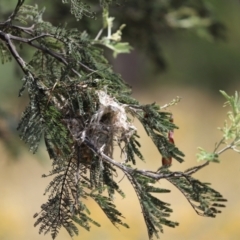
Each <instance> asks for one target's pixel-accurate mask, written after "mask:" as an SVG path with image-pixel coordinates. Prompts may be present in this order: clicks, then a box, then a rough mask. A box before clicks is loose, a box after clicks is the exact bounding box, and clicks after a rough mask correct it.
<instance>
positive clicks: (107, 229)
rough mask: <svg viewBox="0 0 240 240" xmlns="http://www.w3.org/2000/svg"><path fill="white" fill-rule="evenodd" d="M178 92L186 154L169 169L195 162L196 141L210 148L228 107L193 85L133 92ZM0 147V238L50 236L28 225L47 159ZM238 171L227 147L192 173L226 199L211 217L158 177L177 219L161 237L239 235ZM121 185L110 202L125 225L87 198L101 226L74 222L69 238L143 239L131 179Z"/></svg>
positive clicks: (62, 238)
mask: <svg viewBox="0 0 240 240" xmlns="http://www.w3.org/2000/svg"><path fill="white" fill-rule="evenodd" d="M177 95H178V96H181V97H182V100H181V103H180V104H178V106H174V107H172V108H171V109H169V110H170V111H171V112H172V113H173V115H174V121H175V123H176V124H177V125H178V126H179V130H177V131H175V142H176V144H177V146H178V147H179V148H180V149H181V150H182V151H183V152H184V153H185V154H186V157H185V162H184V163H182V164H179V163H178V162H176V161H174V162H173V166H172V170H176V171H179V170H185V169H187V168H188V167H191V166H195V165H197V164H198V163H197V162H196V153H197V146H201V147H203V148H205V149H207V150H209V151H211V150H212V149H213V148H214V144H215V142H216V141H217V140H219V138H220V136H221V135H220V132H219V131H218V130H217V126H222V124H223V120H224V119H225V118H226V111H227V109H225V108H222V104H223V102H224V99H223V98H222V99H221V100H222V101H217V100H216V99H215V98H213V97H212V95H211V94H210V93H209V94H208V93H205V94H202V93H201V92H199V91H198V90H197V89H194V88H186V87H184V88H175V89H172V88H171V89H169V88H168V87H165V88H164V87H162V88H161V90H158V91H153V90H152V91H149V92H147V91H145V92H144V93H140V92H138V93H137V94H136V95H135V97H137V98H138V99H140V101H141V102H146V103H147V102H148V103H149V102H153V101H156V102H157V103H159V104H160V105H163V104H165V103H167V102H169V101H170V100H171V99H172V98H174V97H175V96H177ZM134 123H135V124H136V125H137V126H138V127H139V129H140V135H142V138H141V143H142V150H143V154H144V157H145V159H146V163H142V162H141V163H140V165H139V167H141V168H144V169H152V170H154V169H156V168H157V167H158V166H159V164H160V163H161V157H160V156H159V154H158V152H157V150H156V149H155V147H154V145H153V144H152V143H151V141H150V140H149V138H148V137H147V136H146V134H145V133H144V131H143V129H142V128H141V127H140V126H139V124H138V122H137V121H136V122H135V121H134ZM0 152H1V161H0V239H1V240H41V239H45V240H46V239H51V236H50V235H46V236H44V235H39V234H38V228H34V227H33V224H34V219H33V215H34V213H35V212H37V211H39V209H40V205H41V204H42V203H44V202H45V201H46V200H47V197H46V196H43V194H42V193H43V192H44V189H45V187H46V186H47V184H48V182H49V181H50V179H47V178H41V175H42V174H43V173H47V172H48V171H49V170H50V163H49V162H48V161H45V162H44V163H41V162H39V161H38V160H37V159H36V158H35V157H34V155H31V154H30V153H27V152H26V153H24V154H21V157H20V159H19V161H17V162H9V159H8V158H9V157H10V156H9V153H8V152H7V151H6V149H5V148H4V147H3V145H0ZM40 153H41V157H43V158H46V159H47V158H48V156H47V155H45V153H44V148H43V149H40ZM239 171H240V162H239V155H238V154H237V153H233V152H227V153H224V154H223V155H222V156H221V163H220V164H216V163H213V164H211V165H210V166H208V167H206V168H205V169H202V170H201V171H200V172H199V173H197V174H195V177H197V178H199V179H200V180H202V181H204V182H211V183H212V184H213V185H212V186H213V188H215V189H217V190H219V191H220V192H221V193H222V194H223V195H224V197H226V198H227V199H228V202H227V203H226V208H224V209H222V210H223V211H222V213H221V214H219V215H218V216H217V217H216V218H215V219H211V218H205V217H200V216H198V215H196V213H195V212H194V210H193V209H192V208H191V206H190V205H189V204H188V202H187V200H186V199H185V198H184V197H183V196H182V194H181V193H180V192H179V191H178V190H177V189H175V188H174V187H172V186H171V184H169V183H168V182H166V181H164V180H161V181H159V183H158V184H159V186H160V187H162V188H169V189H171V190H172V192H171V193H168V194H166V193H165V194H160V195H159V198H160V199H161V200H163V201H167V202H170V203H171V206H172V208H173V210H174V212H173V213H172V215H171V219H172V220H174V221H177V222H179V223H180V225H179V226H178V227H177V228H175V229H171V228H168V227H165V228H164V234H160V237H161V239H178V240H181V239H182V240H186V239H189V240H212V239H219V240H226V239H228V240H238V239H239V238H240V228H239V222H240V211H239V207H238V206H239V201H240V188H239V187H240V179H239ZM122 177H123V175H122V173H120V172H119V179H121V178H122ZM120 186H121V187H122V189H124V190H125V193H126V198H125V199H122V197H120V196H116V199H115V203H116V205H117V206H118V208H119V210H120V211H121V212H122V213H123V215H124V216H125V219H124V220H125V221H126V222H127V223H128V224H129V225H130V229H125V228H124V227H120V228H119V229H117V228H115V227H114V226H113V225H112V224H111V223H110V221H109V220H108V219H107V218H106V216H104V214H103V213H102V211H101V210H100V209H99V207H98V206H97V205H96V204H95V203H94V202H93V201H92V200H89V202H88V206H89V208H90V210H91V217H93V218H94V219H95V220H96V221H98V222H100V223H101V227H100V228H98V227H95V226H93V227H92V228H91V231H90V232H87V231H85V230H84V229H82V228H79V236H78V237H75V238H74V239H76V240H77V239H79V240H80V239H84V240H93V239H104V240H113V239H114V240H121V239H134V240H146V239H147V238H148V237H147V230H146V227H145V224H144V220H143V217H142V214H141V209H140V206H139V203H138V200H137V198H136V195H135V193H134V191H133V189H132V187H131V185H130V184H129V183H128V182H127V179H126V178H123V180H122V181H121V183H120ZM57 239H58V240H66V239H70V237H69V236H68V234H67V232H66V231H65V230H64V229H63V230H61V231H60V233H59V236H58V238H57Z"/></svg>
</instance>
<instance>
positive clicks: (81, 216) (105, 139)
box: [0, 0, 239, 239]
mask: <svg viewBox="0 0 240 240" xmlns="http://www.w3.org/2000/svg"><path fill="white" fill-rule="evenodd" d="M63 2H64V3H66V2H69V1H63ZM110 2H111V1H102V2H101V3H102V6H103V8H104V22H105V25H104V26H103V28H106V29H107V32H108V34H107V37H103V38H100V36H101V31H100V32H99V34H98V36H97V37H96V38H91V36H89V35H88V34H87V33H86V31H83V32H80V31H79V30H77V29H68V28H66V27H55V26H53V25H52V24H51V23H49V22H47V21H45V20H44V17H43V11H42V10H38V8H37V6H34V7H31V6H26V5H23V4H24V1H23V0H22V1H21V0H19V1H18V3H17V6H16V8H15V10H14V11H13V13H12V14H11V15H10V17H9V18H8V19H7V20H6V21H5V22H2V23H0V40H1V42H0V43H1V44H0V52H1V53H2V56H1V57H2V60H3V61H5V59H6V58H9V56H12V58H13V59H14V60H15V61H16V62H17V64H18V65H19V66H20V68H21V70H22V72H23V74H24V77H23V79H22V80H23V87H22V88H21V89H20V92H19V95H20V96H21V95H22V94H23V93H24V91H26V92H27V93H28V95H29V105H28V106H27V108H26V110H25V111H24V113H23V115H22V118H21V121H20V123H19V126H18V130H19V133H20V137H21V138H22V139H23V140H24V141H25V142H26V143H28V144H29V146H30V150H31V151H32V152H34V153H35V152H36V151H37V148H38V146H39V142H40V140H41V138H42V137H43V138H44V140H45V145H46V148H47V151H48V154H49V157H50V159H51V161H52V170H51V171H50V173H49V175H43V177H46V176H52V177H53V180H52V181H51V182H50V184H49V185H48V187H47V188H46V190H45V194H46V195H48V201H47V202H46V203H45V204H43V205H42V206H41V211H40V212H39V213H37V214H35V215H34V217H35V218H37V219H36V222H35V226H39V233H44V234H45V233H48V232H50V233H51V235H52V238H53V239H55V238H56V237H57V234H58V232H59V230H60V228H62V227H64V228H65V229H66V230H67V231H68V233H69V234H70V236H74V235H77V234H78V229H77V227H76V226H75V223H76V224H78V225H80V226H81V227H83V228H85V229H86V230H89V229H90V226H91V224H94V225H96V226H100V224H99V223H97V222H95V221H94V220H93V219H92V218H90V217H89V215H90V211H89V209H88V208H87V200H88V199H89V198H92V199H93V200H95V201H96V203H97V204H98V205H99V206H100V208H101V209H102V210H103V212H104V213H105V215H106V216H107V217H108V218H109V220H110V221H111V222H112V223H113V225H115V226H118V225H122V226H124V227H128V225H127V224H126V223H125V222H123V221H122V220H121V219H122V217H123V215H122V213H121V212H119V211H118V210H117V207H116V206H115V204H114V203H113V199H114V195H115V194H116V193H118V194H120V195H121V196H122V197H125V193H124V192H123V191H122V190H121V188H120V186H119V183H118V182H117V180H116V172H117V170H120V171H122V172H123V174H124V175H126V177H127V179H128V180H129V181H130V183H131V185H132V187H133V188H134V190H135V192H136V194H137V197H138V199H139V203H140V205H141V208H142V213H143V217H144V220H145V223H146V227H147V230H148V235H149V239H152V237H153V236H154V235H155V236H156V237H158V232H159V231H160V232H163V225H166V226H169V227H175V226H177V225H178V223H176V222H173V221H171V220H169V217H170V213H171V212H172V209H171V208H170V206H169V204H168V203H165V202H163V201H161V200H160V199H159V198H157V197H156V196H155V195H156V194H161V193H168V192H169V191H168V190H166V189H160V188H158V187H156V185H155V184H156V183H157V181H159V180H160V179H167V180H168V181H170V182H171V183H172V184H173V185H174V186H176V187H177V188H178V189H179V190H180V191H181V192H182V193H183V195H184V196H185V197H186V198H187V200H188V201H189V203H190V204H191V206H192V207H193V208H194V209H195V211H196V212H197V213H198V214H199V215H203V216H208V217H215V215H216V214H217V213H220V211H219V210H217V208H218V207H223V206H224V205H222V204H219V202H222V201H225V199H224V198H223V197H222V195H221V194H220V193H218V192H217V191H215V190H214V189H212V188H210V187H209V185H208V184H206V183H202V182H200V181H199V180H197V179H194V178H193V177H191V175H192V174H193V173H195V172H196V171H198V170H199V169H201V168H202V167H204V166H206V165H207V164H208V163H209V161H216V158H217V157H218V155H219V154H220V153H221V152H223V150H220V151H218V152H217V151H216V150H215V151H214V153H213V154H208V153H207V152H205V151H204V150H201V153H200V155H199V158H200V159H201V160H208V161H207V162H206V163H204V164H203V165H201V166H197V167H194V168H192V169H189V170H187V171H185V172H171V171H170V170H169V167H170V166H167V167H166V166H163V167H160V168H159V169H158V170H155V171H148V170H139V169H137V168H135V169H134V168H133V166H134V165H137V158H140V159H141V160H143V159H144V158H143V156H142V154H141V145H140V142H139V140H137V138H139V135H138V129H137V128H136V127H135V126H134V125H133V121H132V119H134V118H137V119H138V120H139V121H140V123H141V124H142V125H143V127H144V129H145V131H146V133H147V134H148V136H149V137H150V138H151V140H152V142H153V143H154V144H155V146H156V147H157V149H158V151H159V153H160V154H161V156H162V157H163V158H174V159H176V160H177V161H178V162H180V163H181V162H183V157H184V154H183V153H182V152H181V151H180V150H179V149H178V148H177V147H176V146H175V144H174V142H173V141H171V142H170V141H169V140H170V139H169V133H170V132H173V130H174V129H177V126H176V125H175V124H174V123H173V121H172V114H171V113H169V112H166V111H165V110H164V109H166V107H169V106H171V105H174V104H176V103H177V102H178V101H179V98H176V99H174V100H173V101H172V102H170V103H169V104H166V105H164V106H162V107H160V106H158V105H157V104H156V103H152V104H146V105H144V104H140V103H139V102H138V101H137V100H136V99H134V98H132V97H131V88H130V87H129V86H128V85H127V84H126V83H125V82H124V81H123V80H122V78H121V76H119V75H117V74H116V73H114V72H113V70H112V68H111V66H110V65H109V64H108V62H107V60H106V59H105V58H104V56H103V50H102V49H101V45H104V46H107V47H109V48H110V49H112V50H113V54H114V55H117V54H118V53H121V52H128V51H129V50H130V47H129V45H128V44H127V43H122V42H121V34H122V32H121V30H122V28H123V27H120V28H119V29H118V30H117V32H115V33H112V27H113V26H112V22H113V18H109V17H108V14H107V10H108V9H107V8H108V4H109V3H110ZM200 2H202V1H200ZM69 3H70V4H71V11H72V13H73V14H74V15H75V16H76V18H77V19H80V18H81V17H82V16H83V15H87V16H88V15H91V16H92V14H91V12H90V11H89V9H88V7H86V5H85V4H84V3H83V2H81V1H73V0H72V1H70V2H69ZM140 3H141V4H143V6H148V11H150V13H152V14H153V15H152V16H153V17H156V16H157V12H156V11H158V10H159V11H160V12H161V11H163V10H164V9H165V7H166V6H165V5H166V4H171V6H172V8H173V11H180V10H179V8H180V7H179V6H178V4H177V2H175V1H170V2H168V1H167V2H166V1H164V2H163V3H162V4H161V5H157V6H158V7H157V8H156V9H155V8H153V6H152V5H150V4H149V3H145V2H143V1H139V3H138V4H140ZM184 3H186V4H187V3H189V1H184ZM131 4H132V3H131ZM131 4H130V6H131ZM145 4H147V5H145ZM148 4H149V5H148ZM159 6H161V7H160V9H159ZM188 8H193V6H192V5H191V4H190V5H188ZM174 9H175V10H174ZM193 13H194V14H195V15H199V14H200V13H197V12H196V11H193V10H191V14H193ZM158 14H159V13H158ZM160 15H161V14H160ZM145 17H146V16H145ZM147 17H148V16H147ZM192 17H193V16H192V15H191V16H189V17H188V18H190V19H188V21H190V22H191V21H193V20H192ZM195 17H196V16H195ZM140 18H141V16H140ZM141 19H142V20H144V18H141ZM160 20H161V19H160ZM165 20H166V19H165ZM197 20H198V22H197V23H196V24H197V26H198V25H199V24H200V25H201V24H202V20H200V19H199V17H198V18H197ZM178 21H181V20H178ZM194 21H195V20H194ZM22 24H25V27H23V26H22ZM120 26H121V25H120ZM149 31H150V33H151V31H152V28H150V29H149ZM15 44H16V45H15ZM21 44H22V45H25V46H28V47H30V48H32V49H33V50H34V53H33V55H32V59H31V60H30V61H29V62H28V63H26V62H25V61H24V59H23V58H22V57H21V56H20V54H19V48H18V46H19V45H21ZM99 45H100V46H99ZM151 47H153V48H155V47H156V45H154V44H153V45H151ZM158 57H159V56H158ZM223 94H224V95H225V97H226V98H227V100H228V104H230V106H232V108H233V111H232V112H230V113H229V114H228V116H229V119H230V121H231V123H232V124H231V125H230V128H229V127H228V125H225V128H224V129H223V130H222V131H223V133H224V138H223V139H224V140H222V141H221V143H224V142H225V140H228V139H230V138H231V139H232V138H233V139H234V140H233V143H234V144H235V145H233V144H231V145H229V147H228V148H234V146H237V145H236V144H237V143H238V141H239V130H238V129H239V98H238V95H236V96H235V97H230V96H228V95H226V94H225V93H223ZM116 148H119V149H120V151H121V156H122V158H123V159H122V160H123V162H120V161H115V160H114V159H113V154H114V151H115V150H116ZM216 149H217V148H216ZM235 150H236V149H235ZM145 159H146V158H145ZM145 161H146V162H147V160H145ZM134 167H135V166H134Z"/></svg>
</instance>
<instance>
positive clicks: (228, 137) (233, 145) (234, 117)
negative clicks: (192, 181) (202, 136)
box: [197, 91, 240, 162]
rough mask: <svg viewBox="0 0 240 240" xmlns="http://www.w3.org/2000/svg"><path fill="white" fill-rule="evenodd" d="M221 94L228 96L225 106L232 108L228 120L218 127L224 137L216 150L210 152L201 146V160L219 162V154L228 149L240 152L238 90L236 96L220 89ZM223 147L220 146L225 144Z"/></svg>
mask: <svg viewBox="0 0 240 240" xmlns="http://www.w3.org/2000/svg"><path fill="white" fill-rule="evenodd" d="M220 92H221V94H222V95H223V96H224V97H225V98H226V100H227V102H226V103H225V104H224V107H227V106H229V107H230V108H231V110H230V111H228V113H227V116H228V120H225V121H224V125H223V127H221V128H218V129H219V130H220V131H221V132H222V134H223V137H222V139H221V140H220V141H219V142H218V143H217V144H216V146H215V149H214V152H212V153H209V152H207V151H205V150H204V149H203V148H199V150H200V152H199V153H198V154H197V158H198V160H199V161H202V160H204V161H211V162H219V159H218V157H219V155H220V154H221V153H223V152H225V151H226V150H228V149H232V150H233V151H235V152H237V153H239V152H240V149H239V146H240V100H239V94H238V92H235V95H234V96H230V95H228V94H227V93H226V92H224V91H220ZM223 145H224V147H222V148H221V149H219V148H220V146H223Z"/></svg>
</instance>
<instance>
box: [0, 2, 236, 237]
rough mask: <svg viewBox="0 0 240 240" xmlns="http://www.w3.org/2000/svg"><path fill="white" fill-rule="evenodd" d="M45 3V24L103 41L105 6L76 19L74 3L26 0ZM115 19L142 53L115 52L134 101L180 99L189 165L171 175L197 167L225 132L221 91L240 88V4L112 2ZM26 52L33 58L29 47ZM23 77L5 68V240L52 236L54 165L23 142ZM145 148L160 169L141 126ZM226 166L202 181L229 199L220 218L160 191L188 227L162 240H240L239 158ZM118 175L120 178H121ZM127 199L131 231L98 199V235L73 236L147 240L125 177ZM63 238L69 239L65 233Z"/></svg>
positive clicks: (1, 233)
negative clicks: (47, 219)
mask: <svg viewBox="0 0 240 240" xmlns="http://www.w3.org/2000/svg"><path fill="white" fill-rule="evenodd" d="M16 2H17V1H15V0H0V21H4V20H6V17H7V16H9V14H10V13H11V11H12V9H13V8H14V6H15V4H16ZM26 2H27V3H38V4H39V6H40V7H43V6H46V11H45V15H44V16H45V19H46V20H49V21H51V22H53V23H54V24H55V25H59V24H60V22H61V23H62V24H63V23H64V22H65V21H66V22H69V25H68V26H69V27H77V28H79V29H81V30H83V29H86V30H87V31H88V32H89V34H90V35H92V36H93V37H95V36H96V34H97V32H98V31H99V29H100V28H101V24H102V23H101V15H100V11H101V9H100V8H99V7H98V5H97V4H96V1H94V0H91V1H88V2H89V4H91V6H92V9H94V11H95V12H96V18H97V20H94V19H87V18H83V19H82V20H80V21H78V22H75V21H74V18H73V16H71V15H70V14H69V6H68V5H66V4H65V5H64V4H62V3H61V1H60V0H59V1H32V0H31V1H30V0H29V1H26ZM110 15H112V16H115V18H116V28H117V27H118V26H119V25H120V24H122V23H126V24H127V27H126V28H125V29H124V30H123V39H124V40H125V41H129V42H130V43H131V45H132V47H133V48H134V50H133V51H132V53H131V54H127V55H126V54H122V55H119V56H118V57H117V58H116V59H113V58H112V56H111V53H110V52H109V51H107V50H106V52H105V53H106V56H107V57H108V59H109V61H111V62H112V64H113V67H114V69H115V71H117V72H119V73H120V74H121V75H122V76H123V78H124V79H125V80H126V81H127V82H128V83H129V84H130V85H131V86H132V88H133V96H134V97H136V98H137V99H139V100H140V102H142V103H152V102H157V103H158V104H160V105H164V104H166V103H168V102H170V101H171V100H172V99H173V98H175V97H176V96H180V97H181V98H182V100H181V102H180V103H179V104H178V105H177V106H174V107H172V108H171V109H168V110H169V111H171V112H172V113H173V116H174V122H175V123H176V124H177V126H179V130H177V131H175V143H176V145H177V146H178V147H179V148H180V150H182V151H183V152H184V153H185V154H186V158H185V162H184V163H182V164H179V163H177V162H176V161H174V162H173V166H172V170H185V169H187V168H188V167H191V166H195V165H197V164H198V163H197V162H196V153H197V147H198V146H201V147H203V148H205V149H206V150H209V151H211V150H213V148H214V144H215V143H216V142H217V141H218V140H219V139H220V137H221V134H220V132H219V131H218V130H217V127H221V126H222V125H223V122H224V119H225V118H226V113H227V109H225V108H222V105H223V103H224V98H223V97H222V96H221V95H220V94H219V90H220V89H221V90H225V91H226V92H227V93H229V94H233V93H234V92H235V91H239V86H240V84H239V80H240V45H239V42H240V31H239V22H240V2H239V1H238V0H228V1H226V0H205V1H203V0H192V1H191V0H175V1H174V0H152V1H146V0H131V1H130V0H129V1H126V2H124V4H122V5H119V4H117V5H112V7H111V9H110ZM22 56H23V57H25V58H26V59H27V58H28V57H29V52H28V51H27V49H24V50H23V51H22ZM21 77H22V73H21V71H20V70H19V69H18V67H17V66H16V65H15V63H14V62H10V63H5V64H4V65H0V78H1V84H0V153H1V158H0V239H1V240H15V239H16V240H33V239H34V240H41V239H51V236H50V235H47V236H42V235H39V234H38V229H37V228H34V227H33V224H34V219H33V218H32V216H33V215H34V213H35V212H38V211H39V209H40V205H41V204H42V203H44V202H45V201H46V200H47V198H46V196H43V194H42V193H43V192H44V190H45V188H46V186H47V184H48V183H49V181H50V179H47V178H44V179H43V178H41V175H42V174H43V173H48V171H49V170H50V169H51V162H50V161H49V158H48V156H47V154H46V151H45V147H44V145H43V144H42V146H41V147H40V149H39V151H38V152H37V154H36V155H32V154H31V153H29V152H28V148H27V146H26V145H25V144H24V143H23V142H21V141H20V140H19V138H18V133H17V131H16V128H17V124H18V121H19V119H20V117H21V113H22V111H23V110H24V109H25V107H26V105H27V103H28V98H27V95H26V94H25V95H24V96H23V97H21V98H19V97H18V91H19V89H20V87H21ZM135 124H136V126H138V127H139V129H140V130H139V131H140V135H141V136H142V137H141V143H142V151H143V154H144V157H145V159H146V163H142V162H141V163H140V165H139V167H142V168H145V169H146V168H148V169H152V170H154V169H156V168H157V167H158V166H159V165H160V162H161V157H160V156H159V154H158V152H157V150H156V149H155V147H154V146H153V144H152V143H151V141H150V140H149V139H148V137H147V136H146V134H145V133H144V131H143V129H142V128H141V126H140V125H139V123H138V122H135ZM221 160H222V162H221V163H220V164H211V165H210V166H208V167H207V168H206V169H203V170H201V171H200V172H199V173H197V174H196V175H195V177H197V178H199V179H200V180H202V181H204V182H211V183H212V186H213V188H215V189H217V190H218V191H220V192H221V193H222V194H223V196H224V197H226V198H227V199H228V202H227V204H226V206H227V207H226V208H225V209H223V212H222V213H221V214H220V215H219V216H217V218H216V219H209V218H203V217H200V216H198V215H196V214H195V212H194V210H193V209H192V208H191V207H190V205H189V204H188V202H187V200H186V199H185V198H184V197H183V196H182V195H181V193H180V192H178V190H177V189H175V188H173V187H172V186H171V185H170V184H169V183H167V182H165V181H160V182H159V186H160V187H163V188H169V189H171V190H172V192H171V193H169V194H165V195H161V196H159V197H160V198H161V199H162V200H163V201H167V202H170V203H171V205H172V208H173V210H174V212H173V214H172V216H171V219H172V220H174V221H177V222H179V223H180V226H179V227H177V228H176V229H170V228H164V234H163V235H161V239H178V240H186V239H189V240H192V239H194V240H211V239H219V240H226V239H228V240H238V239H239V238H240V227H239V222H240V211H239V201H240V180H239V177H238V176H239V173H240V172H239V171H240V162H239V155H238V154H237V153H230V152H227V153H224V154H223V155H222V156H221ZM122 177H123V176H122V174H121V173H120V174H119V180H120V179H121V178H122ZM121 186H122V188H123V189H125V193H126V196H127V197H126V198H125V199H122V198H121V197H117V198H116V200H115V201H116V205H117V206H118V207H119V209H120V210H121V211H122V213H123V215H124V216H125V218H126V219H125V221H126V222H127V223H128V224H129V225H130V229H124V228H120V229H116V228H115V227H114V226H113V225H112V224H111V223H110V222H109V220H108V219H107V218H106V217H105V216H104V214H103V213H102V212H101V210H100V209H99V208H98V206H97V205H96V204H95V203H94V202H93V201H91V200H89V208H90V209H91V216H92V217H93V218H94V219H95V220H97V221H98V222H100V223H101V225H102V226H101V228H97V227H95V226H93V227H92V229H91V232H86V231H85V230H84V229H82V228H79V231H80V233H79V236H78V237H75V238H74V239H85V240H92V239H104V240H112V239H114V240H117V239H119V240H120V239H133V240H146V239H147V231H146V227H145V225H144V220H143V218H142V215H141V209H140V206H139V204H138V201H137V198H136V196H135V193H134V191H133V190H132V188H131V186H130V185H129V184H128V183H127V180H126V178H124V179H123V180H122V181H121ZM57 239H58V240H66V239H70V237H69V236H68V234H67V232H66V231H65V230H62V231H60V234H59V236H58V238H57Z"/></svg>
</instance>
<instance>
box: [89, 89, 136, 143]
mask: <svg viewBox="0 0 240 240" xmlns="http://www.w3.org/2000/svg"><path fill="white" fill-rule="evenodd" d="M97 94H98V98H99V103H100V107H99V109H98V111H97V112H96V113H95V114H94V116H93V117H92V119H91V124H90V125H91V128H94V129H95V131H96V132H95V133H97V132H98V131H101V129H103V128H104V129H105V130H107V131H109V135H111V136H112V137H113V138H114V137H115V138H116V137H117V138H118V140H119V139H120V138H121V139H122V140H123V139H124V140H125V141H126V140H127V139H129V138H130V137H131V136H132V135H133V134H134V132H135V131H136V127H135V126H134V125H132V124H131V122H130V121H129V120H128V118H127V114H126V111H125V107H126V105H124V104H120V103H118V102H117V101H116V100H115V99H114V98H112V97H110V96H109V95H108V94H107V93H106V92H105V91H101V90H99V91H97Z"/></svg>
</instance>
